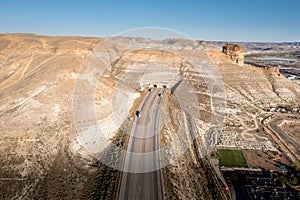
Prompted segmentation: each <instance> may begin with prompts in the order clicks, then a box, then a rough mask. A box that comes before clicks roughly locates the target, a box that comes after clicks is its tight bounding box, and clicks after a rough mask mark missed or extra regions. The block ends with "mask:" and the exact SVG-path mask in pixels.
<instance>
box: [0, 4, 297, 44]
mask: <svg viewBox="0 0 300 200" xmlns="http://www.w3.org/2000/svg"><path fill="white" fill-rule="evenodd" d="M299 9H300V0H169V1H166V0H151V1H145V0H138V1H133V0H132V1H129V0H123V1H122V0H117V1H116V0H110V1H109V0H102V1H101V0H97V1H96V0H85V1H84V0H51V1H45V0H39V1H38V0H23V1H22V0H1V1H0V33H36V34H44V35H82V36H98V37H104V36H110V35H115V34H118V33H119V32H122V31H126V30H128V29H134V28H141V27H163V28H168V29H173V30H176V31H179V32H181V33H184V34H186V35H189V36H190V37H192V38H193V39H204V40H218V41H276V42H282V41H300V11H299Z"/></svg>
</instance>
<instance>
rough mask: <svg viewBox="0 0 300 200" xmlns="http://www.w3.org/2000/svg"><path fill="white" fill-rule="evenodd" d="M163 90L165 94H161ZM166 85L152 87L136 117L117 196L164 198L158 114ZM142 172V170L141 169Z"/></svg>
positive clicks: (144, 198) (119, 197)
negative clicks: (159, 87) (160, 87)
mask: <svg viewBox="0 0 300 200" xmlns="http://www.w3.org/2000/svg"><path fill="white" fill-rule="evenodd" d="M159 94H162V95H159ZM164 94H165V88H163V89H158V88H154V89H153V90H152V91H149V93H148V95H147V96H146V97H145V99H144V101H143V102H142V104H141V105H140V108H139V111H141V113H140V117H137V116H136V117H135V120H134V123H133V126H132V129H131V135H130V138H129V141H128V147H127V152H126V155H125V160H124V170H123V174H122V178H121V185H120V190H119V194H118V199H120V200H123V199H143V200H147V199H149V200H150V199H151V200H152V199H163V185H162V184H163V183H162V174H161V171H160V162H159V151H156V150H159V133H158V131H159V115H160V106H161V102H162V98H163V96H164ZM140 172H143V173H140Z"/></svg>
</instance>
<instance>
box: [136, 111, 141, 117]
mask: <svg viewBox="0 0 300 200" xmlns="http://www.w3.org/2000/svg"><path fill="white" fill-rule="evenodd" d="M135 115H136V116H137V117H138V118H140V117H141V111H139V110H137V111H136V112H135Z"/></svg>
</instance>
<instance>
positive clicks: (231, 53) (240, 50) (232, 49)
mask: <svg viewBox="0 0 300 200" xmlns="http://www.w3.org/2000/svg"><path fill="white" fill-rule="evenodd" d="M223 53H225V54H226V55H227V56H228V57H229V58H230V59H231V60H233V61H234V62H236V63H237V64H239V65H243V64H244V47H243V46H241V45H238V44H226V45H225V46H223Z"/></svg>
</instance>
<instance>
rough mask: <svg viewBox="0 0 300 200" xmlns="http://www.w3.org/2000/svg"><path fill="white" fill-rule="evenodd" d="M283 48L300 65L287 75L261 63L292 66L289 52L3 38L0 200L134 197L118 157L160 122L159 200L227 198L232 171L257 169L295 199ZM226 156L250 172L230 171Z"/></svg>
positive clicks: (295, 150)
mask: <svg viewBox="0 0 300 200" xmlns="http://www.w3.org/2000/svg"><path fill="white" fill-rule="evenodd" d="M288 45H290V46H293V47H292V48H293V52H295V54H293V55H295V56H294V57H293V58H292V59H294V60H293V62H289V60H288V61H287V62H286V60H280V62H285V65H284V69H283V67H282V66H279V67H278V66H274V62H272V63H269V62H267V61H266V62H265V60H264V59H260V58H261V57H263V58H264V57H265V54H266V52H265V51H272V52H271V53H272V55H273V54H274V57H278V55H277V54H280V55H281V54H287V53H289V55H290V54H291V53H290V49H289V47H286V46H285V44H283V45H280V44H278V45H275V44H260V45H259V46H257V45H254V44H251V43H247V44H226V43H217V42H206V41H191V40H187V39H177V38H173V39H165V40H152V39H148V38H134V37H121V36H118V37H111V38H96V37H71V36H70V37H68V36H57V37H50V36H42V35H34V34H1V35H0V91H1V98H0V119H1V120H0V133H1V134H0V143H1V146H0V149H1V151H0V155H1V156H0V163H1V165H0V167H1V170H0V197H1V199H41V198H45V199H116V198H119V199H122V198H124V196H123V197H122V198H120V196H122V195H125V197H126V195H128V196H127V197H128V198H130V197H133V196H130V195H137V194H135V191H133V193H129V194H127V193H126V194H122V189H120V188H122V186H121V185H122V184H121V183H122V180H123V179H124V173H125V172H122V170H123V169H125V168H123V167H124V162H125V163H126V161H124V160H126V159H127V158H128V157H129V156H130V155H127V154H124V153H123V152H124V150H125V152H126V149H127V148H128V149H129V148H130V147H131V146H132V145H135V144H136V145H137V144H138V143H137V141H132V139H131V138H132V134H138V133H139V132H136V133H135V132H133V131H134V130H133V127H138V126H139V125H141V124H139V123H142V124H143V123H144V124H147V123H148V122H149V121H152V119H153V118H154V119H155V118H157V120H158V121H159V123H158V124H157V125H155V126H157V127H156V128H155V130H156V131H157V134H158V137H156V138H155V141H156V143H157V144H156V147H155V149H159V150H160V151H159V153H158V154H155V155H156V156H158V157H159V161H158V165H159V166H162V169H158V170H159V174H158V175H157V178H158V179H159V180H161V182H160V184H161V188H162V189H161V191H160V194H159V195H158V196H156V197H155V199H231V198H233V195H239V194H236V190H235V189H234V187H235V186H236V183H235V179H234V178H232V177H233V175H232V173H233V172H232V171H236V172H235V173H236V174H239V175H237V176H238V177H242V176H244V175H240V174H245V173H248V172H249V171H251V170H252V171H251V173H252V174H255V173H257V174H258V175H257V174H256V175H255V176H259V177H264V178H267V179H268V180H269V179H272V178H274V177H277V179H276V180H280V181H279V182H278V185H280V184H285V185H286V187H285V189H282V187H281V186H277V185H276V186H272V187H275V188H276V187H279V188H280V189H278V190H283V191H284V192H285V193H282V194H281V193H280V194H277V195H279V196H280V195H281V196H280V197H282V198H287V197H291V199H297V198H298V197H297V190H298V191H299V159H300V158H299V150H300V149H299V124H300V123H299V122H300V121H299V120H300V85H299V84H298V83H297V81H295V80H297V78H299V77H300V76H299V73H298V72H295V70H292V71H290V69H294V68H297V70H298V67H299V66H298V65H297V64H298V63H299V56H297V55H298V54H296V52H299V49H300V46H299V43H295V44H288ZM281 47H282V48H283V49H282V48H281ZM261 49H267V50H264V51H263V50H261ZM278 49H280V50H278ZM244 54H245V56H244ZM275 54H276V55H275ZM268 56H271V55H269V54H268ZM269 60H270V59H268V61H269ZM277 60H278V59H277ZM277 64H278V63H277ZM278 65H282V63H281V64H278ZM291 73H293V77H294V78H289V77H291ZM296 73H298V74H296ZM158 94H159V95H160V97H158V96H157V95H158ZM151 95H152V96H151ZM147 98H149V99H150V100H147ZM151 98H152V99H153V100H151ZM159 99H160V100H159ZM156 101H157V102H159V103H155V102H156ZM153 105H154V106H155V105H157V111H155V110H152V107H153ZM143 106H145V107H147V106H148V107H149V109H148V110H149V111H145V114H144V112H143V111H142V112H141V116H139V115H138V114H137V113H136V111H139V110H143V109H144V107H143ZM142 107H143V109H142ZM158 111H159V113H158ZM147 113H148V114H147ZM151 113H153V115H152V114H151ZM155 113H157V114H155ZM147 115H149V119H147V118H145V119H144V117H147ZM150 119H151V120H150ZM143 120H144V121H143ZM149 123H150V122H149ZM149 130H150V132H149V133H151V129H149ZM142 132H143V131H142ZM141 142H143V141H141ZM142 144H143V143H141V145H142ZM146 144H147V143H146ZM149 148H150V147H149ZM155 149H154V150H155ZM224 150H228V151H224ZM135 151H138V152H139V151H141V149H136V150H135ZM233 151H240V152H241V153H235V152H233ZM141 152H143V153H144V150H143V151H141ZM232 153H233V154H232ZM231 154H232V155H237V159H244V161H242V162H241V164H239V165H236V164H235V162H238V161H233V162H230V160H229V162H224V161H223V158H224V157H225V160H226V156H229V157H230V156H232V155H231ZM238 155H241V156H242V157H241V158H239V156H238ZM220 156H221V157H220ZM233 157H234V156H233ZM227 161H228V160H227ZM144 162H148V161H147V160H145V161H144ZM150 162H153V161H152V160H151V157H150ZM219 162H220V163H219ZM125 166H126V164H125ZM145 166H146V167H147V166H149V165H148V164H147V165H145ZM133 167H134V166H133ZM154 167H155V166H154ZM130 169H132V168H130ZM138 169H139V170H141V168H138ZM147 169H148V168H147ZM147 169H146V168H145V167H144V168H142V172H143V173H147V172H148V171H147ZM143 170H144V171H143ZM148 170H150V169H148ZM155 170H157V169H155ZM230 170H231V171H230ZM265 170H267V171H271V172H272V173H271V174H268V176H270V177H267V175H265V174H264V173H265V172H264V171H265ZM297 170H298V171H297ZM127 172H128V171H127ZM128 173H130V171H129V172H128ZM297 173H298V174H297ZM286 175H288V176H293V177H295V179H293V180H290V179H287V178H285V179H284V177H285V176H286ZM247 176H248V175H247ZM297 176H298V177H297ZM127 179H129V178H127ZM283 179H284V180H283ZM139 180H140V178H139V177H136V178H134V179H132V181H133V182H134V181H136V182H138V181H139ZM245 180H247V181H249V180H250V179H249V180H248V179H245ZM155 182H156V181H155ZM245 184H246V185H249V184H250V183H248V182H247V183H245ZM276 184H277V182H276ZM128 187H131V186H128ZM270 187H271V186H270ZM246 188H248V186H247V187H246ZM249 188H250V186H249ZM252 189H253V188H252ZM249 190H251V189H249ZM154 191H157V190H156V189H154ZM272 191H273V189H272ZM275 191H276V190H274V195H276V194H275ZM244 193H245V191H244ZM244 193H242V194H241V195H245V194H244ZM253 194H254V192H253ZM257 194H258V193H257ZM282 195H283V196H282Z"/></svg>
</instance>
